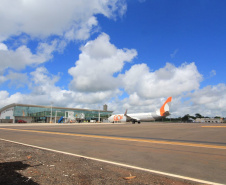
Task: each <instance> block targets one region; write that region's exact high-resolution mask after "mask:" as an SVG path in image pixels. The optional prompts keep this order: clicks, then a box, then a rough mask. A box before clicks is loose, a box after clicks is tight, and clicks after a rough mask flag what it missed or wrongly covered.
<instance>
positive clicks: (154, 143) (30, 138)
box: [0, 123, 226, 184]
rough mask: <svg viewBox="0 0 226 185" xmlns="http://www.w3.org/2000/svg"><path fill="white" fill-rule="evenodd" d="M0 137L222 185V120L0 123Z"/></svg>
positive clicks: (225, 147)
mask: <svg viewBox="0 0 226 185" xmlns="http://www.w3.org/2000/svg"><path fill="white" fill-rule="evenodd" d="M0 138H1V139H6V140H11V141H16V142H20V143H25V144H30V145H35V146H39V147H44V148H50V149H54V150H59V151H64V152H69V153H73V154H78V155H83V156H88V157H92V158H98V159H103V160H107V161H113V162H117V163H123V164H128V165H132V166H136V167H141V168H143V169H151V170H156V171H158V172H164V173H169V174H175V175H180V176H184V177H191V178H195V179H201V180H205V181H211V182H216V183H221V184H226V124H198V123H195V124H193V123H189V124H188V123H184V124H182V123H142V124H139V125H138V124H135V125H133V124H129V123H127V124H96V125H89V124H84V125H82V124H74V125H42V126H36V125H32V126H28V125H27V126H26V125H25V126H21V125H20V126H13V125H12V126H3V125H0Z"/></svg>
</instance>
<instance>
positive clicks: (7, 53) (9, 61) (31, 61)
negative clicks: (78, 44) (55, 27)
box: [0, 41, 57, 72]
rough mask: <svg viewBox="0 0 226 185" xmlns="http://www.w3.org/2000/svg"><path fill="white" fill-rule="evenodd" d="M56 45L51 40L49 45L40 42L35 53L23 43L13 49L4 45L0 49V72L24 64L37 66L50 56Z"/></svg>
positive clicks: (19, 67) (24, 65)
mask: <svg viewBox="0 0 226 185" xmlns="http://www.w3.org/2000/svg"><path fill="white" fill-rule="evenodd" d="M56 45H57V41H53V42H52V43H51V45H48V44H46V43H40V44H39V46H38V48H37V53H36V54H33V53H32V52H31V50H30V49H29V48H27V46H25V45H23V46H20V47H19V48H17V49H16V50H15V51H14V50H8V49H7V46H6V45H5V47H4V49H2V50H1V49H0V61H1V62H0V72H4V70H5V69H7V68H12V69H15V70H21V69H24V68H25V67H26V66H37V65H38V64H41V63H44V62H46V61H48V60H50V59H51V58H52V52H53V51H54V50H55V48H56Z"/></svg>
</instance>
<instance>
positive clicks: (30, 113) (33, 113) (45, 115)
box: [13, 105, 112, 122]
mask: <svg viewBox="0 0 226 185" xmlns="http://www.w3.org/2000/svg"><path fill="white" fill-rule="evenodd" d="M51 112H52V118H55V117H56V119H57V120H58V119H59V118H60V117H62V116H63V117H68V113H69V112H73V115H74V117H75V118H80V115H84V116H83V118H84V120H85V121H90V120H98V118H99V113H100V119H101V120H103V119H107V118H108V117H109V116H111V114H112V111H103V110H100V111H99V110H85V109H84V110H82V109H78V110H77V109H69V108H60V107H59V108H58V107H52V108H51V107H41V106H40V107H39V106H29V105H24V106H22V105H16V106H15V107H14V115H13V116H14V117H15V118H16V117H17V118H18V117H19V118H20V117H31V118H32V122H48V120H49V119H50V117H51Z"/></svg>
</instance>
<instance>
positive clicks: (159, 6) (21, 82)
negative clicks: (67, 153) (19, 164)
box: [0, 0, 226, 117]
mask: <svg viewBox="0 0 226 185" xmlns="http://www.w3.org/2000/svg"><path fill="white" fill-rule="evenodd" d="M225 7H226V1H225V0H170V1H168V0H109V1H107V0H76V1H75V0H64V1H61V0H0V25H1V26H0V108H1V107H4V106H6V105H9V104H12V103H23V104H34V105H46V106H50V105H51V104H52V105H53V106H60V107H71V108H88V109H102V106H103V105H104V104H107V105H108V110H111V111H114V113H124V112H125V110H126V109H128V113H136V112H150V111H155V110H157V109H158V108H160V107H161V105H162V104H163V103H164V101H165V100H166V99H167V97H169V96H172V103H171V110H170V111H171V117H183V116H184V115H185V114H190V115H193V116H194V115H195V114H196V113H200V114H201V115H203V116H209V117H214V116H222V117H226V75H225V71H226V65H225V64H226V45H225V43H226V33H225V30H226V11H225Z"/></svg>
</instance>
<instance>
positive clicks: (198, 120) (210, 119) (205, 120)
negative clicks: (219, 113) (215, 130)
mask: <svg viewBox="0 0 226 185" xmlns="http://www.w3.org/2000/svg"><path fill="white" fill-rule="evenodd" d="M195 122H200V123H223V120H222V119H218V118H196V120H195Z"/></svg>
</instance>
